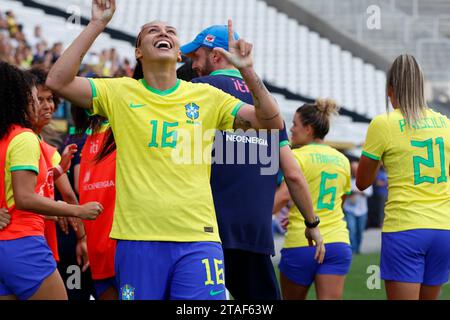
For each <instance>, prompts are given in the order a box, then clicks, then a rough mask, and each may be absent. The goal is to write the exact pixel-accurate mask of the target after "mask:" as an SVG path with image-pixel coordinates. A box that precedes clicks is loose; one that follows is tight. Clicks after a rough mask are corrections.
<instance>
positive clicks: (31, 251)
mask: <svg viewBox="0 0 450 320" xmlns="http://www.w3.org/2000/svg"><path fill="white" fill-rule="evenodd" d="M0 88H1V90H0V101H2V103H1V104H0V168H2V170H0V207H2V208H7V209H8V212H9V214H10V215H11V221H10V223H9V224H8V225H7V226H6V228H4V229H3V230H1V231H0V261H1V263H0V299H1V300H5V299H17V298H18V299H23V300H25V299H67V294H66V290H65V288H64V283H63V282H62V280H61V276H60V275H59V273H58V271H57V270H56V263H55V260H54V258H53V255H52V253H51V251H50V249H49V247H48V245H47V243H46V241H45V238H44V217H43V216H42V215H49V216H66V217H68V216H73V217H78V218H83V219H95V218H96V217H97V215H98V214H99V213H100V212H101V211H102V206H101V205H100V204H99V203H96V202H94V203H88V204H86V205H84V206H75V205H69V204H66V203H58V202H55V201H53V200H51V199H49V196H50V190H49V188H50V187H49V185H48V182H47V181H48V167H49V166H51V161H50V159H47V158H46V153H45V152H44V150H43V148H44V147H43V145H42V144H41V143H40V141H39V140H38V138H37V136H36V134H35V133H34V132H33V131H32V130H31V129H30V128H31V127H32V125H33V124H34V123H36V121H37V113H36V109H37V106H38V101H37V89H36V87H35V85H34V84H33V80H32V78H31V76H30V75H29V74H24V73H23V72H21V71H20V70H18V69H16V68H15V67H12V66H11V65H8V64H7V63H4V62H0ZM3 168H4V169H3Z"/></svg>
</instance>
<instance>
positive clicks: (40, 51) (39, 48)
mask: <svg viewBox="0 0 450 320" xmlns="http://www.w3.org/2000/svg"><path fill="white" fill-rule="evenodd" d="M46 52H47V51H46V50H45V43H44V42H38V43H37V44H36V46H35V51H34V53H33V65H35V64H41V63H44V61H45V54H46Z"/></svg>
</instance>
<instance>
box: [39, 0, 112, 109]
mask: <svg viewBox="0 0 450 320" xmlns="http://www.w3.org/2000/svg"><path fill="white" fill-rule="evenodd" d="M115 10H116V2H115V0H93V1H92V19H91V21H90V22H89V24H88V25H87V26H86V28H85V29H84V30H83V31H82V32H81V34H80V35H79V36H78V37H77V38H76V39H75V41H74V42H73V43H72V44H71V45H70V46H69V48H67V50H65V51H64V53H63V54H62V55H61V57H60V58H59V59H58V61H56V63H55V65H54V66H53V67H52V68H51V69H50V72H49V74H48V77H47V81H46V85H47V87H49V88H50V89H51V90H53V91H55V92H56V93H57V94H58V95H60V96H62V97H64V98H65V99H67V100H69V101H70V102H72V103H74V104H75V105H77V106H80V107H82V108H86V109H90V108H92V89H91V86H90V83H89V80H88V79H86V78H82V77H77V73H78V70H79V69H80V65H81V62H82V61H83V58H84V56H85V55H86V53H87V52H88V50H89V49H90V47H91V46H92V44H93V43H94V41H95V39H96V38H97V37H98V36H99V35H100V34H101V33H102V32H103V30H104V29H105V28H106V26H107V24H108V22H109V21H110V20H111V19H112V17H113V15H114V11H115Z"/></svg>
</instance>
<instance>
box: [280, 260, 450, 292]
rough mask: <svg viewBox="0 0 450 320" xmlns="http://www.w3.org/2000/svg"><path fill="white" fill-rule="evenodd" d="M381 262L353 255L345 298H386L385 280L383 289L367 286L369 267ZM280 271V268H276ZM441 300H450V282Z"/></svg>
mask: <svg viewBox="0 0 450 320" xmlns="http://www.w3.org/2000/svg"><path fill="white" fill-rule="evenodd" d="M379 263H380V255H379V254H378V253H374V254H364V255H355V256H353V261H352V267H351V269H350V273H349V274H348V276H347V278H346V281H345V289H344V299H345V300H384V299H386V293H385V290H384V284H383V281H381V289H373V290H370V289H368V288H367V279H368V278H369V277H370V276H371V275H373V272H372V273H367V268H368V267H369V266H371V265H375V266H378V265H379ZM276 271H277V273H278V268H276ZM315 298H316V295H315V291H314V288H313V287H311V289H310V292H309V294H308V299H315ZM440 299H441V300H450V283H447V284H446V285H444V286H443V288H442V293H441V297H440Z"/></svg>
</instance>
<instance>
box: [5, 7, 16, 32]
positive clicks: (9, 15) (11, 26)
mask: <svg viewBox="0 0 450 320" xmlns="http://www.w3.org/2000/svg"><path fill="white" fill-rule="evenodd" d="M6 24H7V27H8V31H9V35H10V37H14V35H15V34H16V32H17V31H18V29H17V23H16V18H15V17H14V13H13V12H12V11H11V10H9V11H6Z"/></svg>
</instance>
